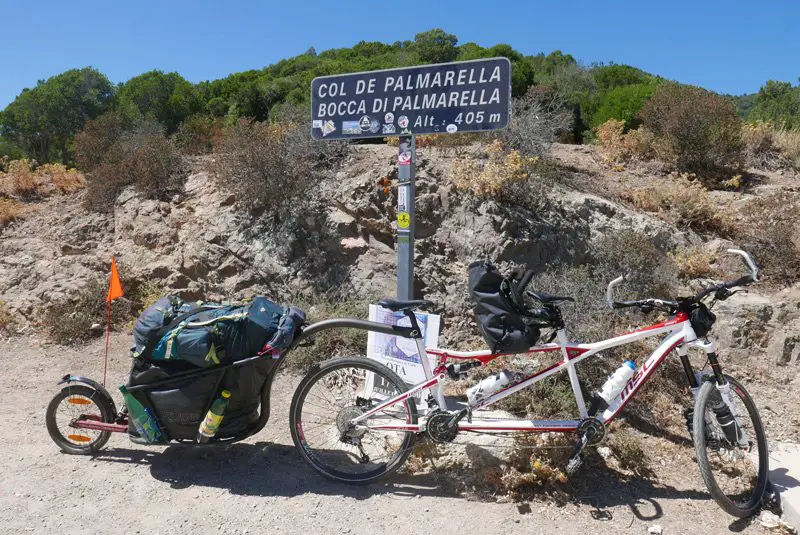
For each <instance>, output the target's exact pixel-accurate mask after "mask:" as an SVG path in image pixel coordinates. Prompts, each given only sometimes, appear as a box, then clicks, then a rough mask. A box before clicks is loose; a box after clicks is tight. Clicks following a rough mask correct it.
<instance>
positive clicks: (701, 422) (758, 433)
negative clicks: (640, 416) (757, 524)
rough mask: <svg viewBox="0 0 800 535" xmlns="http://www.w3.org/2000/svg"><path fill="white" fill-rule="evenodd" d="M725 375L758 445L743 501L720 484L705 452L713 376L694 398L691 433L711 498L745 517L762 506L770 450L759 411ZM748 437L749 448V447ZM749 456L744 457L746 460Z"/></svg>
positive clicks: (713, 387)
mask: <svg viewBox="0 0 800 535" xmlns="http://www.w3.org/2000/svg"><path fill="white" fill-rule="evenodd" d="M725 379H726V380H727V381H728V382H729V383H730V385H731V396H732V397H736V396H738V398H739V399H740V400H741V401H742V402H743V403H744V406H745V408H746V409H747V416H748V417H749V418H750V421H751V422H752V424H753V429H752V432H753V433H754V434H755V440H756V442H755V444H756V445H757V446H758V467H757V469H758V476H757V479H756V484H755V485H754V486H753V491H752V494H751V495H750V496H749V498H748V499H747V500H746V501H738V500H734V499H731V498H730V497H729V496H728V495H727V494H726V493H725V492H724V491H723V490H722V489H721V488H720V485H719V483H718V481H717V478H716V477H715V475H714V473H713V469H712V462H711V461H710V459H709V456H708V453H709V452H708V448H707V447H706V446H707V445H708V442H709V437H713V430H712V429H711V428H710V427H709V424H708V422H707V419H706V417H705V415H706V410H709V411H711V410H712V409H711V408H709V406H708V405H709V401H710V400H711V399H712V395H713V394H714V393H716V392H717V383H716V381H715V380H714V379H712V380H710V381H707V382H705V383H703V386H702V387H701V388H700V392H699V393H698V395H697V399H696V400H695V407H694V422H693V428H694V429H693V431H694V432H693V434H694V437H693V438H694V444H695V451H696V453H697V463H698V465H699V467H700V475H701V476H702V478H703V481H704V482H705V484H706V487H707V488H708V491H709V492H710V493H711V496H712V497H713V498H714V501H715V502H717V504H718V505H719V506H720V507H721V508H722V509H723V510H724V511H725V512H727V513H728V514H729V515H731V516H735V517H737V518H745V517H748V516H751V515H753V514H754V513H755V512H756V511H757V510H758V508H759V507H760V506H761V501H762V499H763V497H764V494H765V492H766V489H767V484H768V474H769V453H768V451H767V439H766V436H765V435H764V426H763V424H762V422H761V417H760V416H759V414H758V410H757V409H756V406H755V403H754V402H753V399H752V398H751V397H750V394H748V393H747V391H746V390H745V388H744V387H743V386H742V385H741V383H739V382H738V381H737V380H736V379H734V378H733V377H730V376H728V375H725ZM752 444H753V443H752V437H751V448H752ZM747 462H751V459H745V463H747Z"/></svg>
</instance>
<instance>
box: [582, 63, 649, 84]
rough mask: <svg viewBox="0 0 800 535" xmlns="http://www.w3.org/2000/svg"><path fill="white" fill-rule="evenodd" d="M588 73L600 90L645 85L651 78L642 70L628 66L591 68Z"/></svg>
mask: <svg viewBox="0 0 800 535" xmlns="http://www.w3.org/2000/svg"><path fill="white" fill-rule="evenodd" d="M590 72H591V74H592V77H593V78H594V81H595V84H596V85H597V88H598V89H600V90H607V89H614V88H616V87H622V86H626V85H638V84H645V83H647V82H649V81H650V80H652V78H653V77H652V76H650V75H649V74H647V73H646V72H644V71H643V70H641V69H637V68H636V67H631V66H630V65H614V64H611V65H601V66H599V67H595V68H593V69H592V70H591V71H590Z"/></svg>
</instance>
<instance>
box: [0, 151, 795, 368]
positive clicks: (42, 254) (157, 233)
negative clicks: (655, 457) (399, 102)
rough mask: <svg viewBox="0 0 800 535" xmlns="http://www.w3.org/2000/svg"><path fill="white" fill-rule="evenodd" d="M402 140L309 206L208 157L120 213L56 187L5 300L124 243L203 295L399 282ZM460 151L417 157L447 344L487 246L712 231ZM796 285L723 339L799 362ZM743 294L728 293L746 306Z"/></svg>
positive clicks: (68, 275)
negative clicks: (246, 187)
mask: <svg viewBox="0 0 800 535" xmlns="http://www.w3.org/2000/svg"><path fill="white" fill-rule="evenodd" d="M395 150H396V149H394V148H391V147H387V146H382V145H362V146H358V147H355V148H354V151H353V155H352V156H351V157H350V159H349V161H348V162H347V163H346V165H345V166H343V167H342V169H341V170H339V171H338V172H337V173H336V176H335V179H334V180H331V181H328V182H327V183H324V184H321V185H320V187H319V189H318V190H316V191H314V192H313V198H312V197H310V198H309V199H308V200H307V202H308V206H305V205H304V209H302V210H291V209H289V207H287V211H286V214H283V213H281V214H267V215H262V216H260V217H253V216H251V215H249V214H247V213H245V212H242V211H241V210H240V209H239V208H237V205H236V202H235V201H236V199H235V198H234V197H233V196H232V195H231V194H230V193H228V192H223V191H219V190H218V188H217V187H216V185H215V183H214V181H213V180H212V179H211V177H210V176H209V175H208V173H207V172H206V171H204V170H199V171H196V172H194V173H193V174H191V175H190V176H189V177H188V179H187V180H186V183H185V188H184V191H183V192H182V193H181V194H180V195H176V196H175V197H174V198H172V199H171V200H170V201H169V202H164V201H154V200H147V199H143V198H141V197H140V196H139V195H138V194H137V193H136V192H135V191H134V190H133V189H127V190H125V191H124V192H123V193H122V194H121V195H120V196H119V197H118V199H117V201H116V204H115V206H114V209H113V211H112V212H110V213H109V214H98V213H92V212H88V211H86V210H85V209H84V208H83V199H82V195H85V193H80V194H76V195H72V196H66V197H54V198H51V199H49V200H47V201H45V202H43V203H42V204H40V205H38V207H37V210H36V211H34V212H32V213H29V214H28V215H27V216H26V217H25V218H23V219H22V220H20V221H18V222H16V223H14V224H12V225H10V226H9V227H6V228H5V229H3V230H2V232H3V234H2V235H0V300H3V301H5V302H6V303H7V305H8V306H10V308H11V309H12V310H16V311H19V313H21V314H22V315H23V316H25V317H27V318H32V317H33V315H34V312H35V310H36V309H37V308H38V307H40V306H42V305H45V304H47V303H51V302H55V301H60V300H63V299H68V298H69V297H70V296H71V295H74V294H75V293H77V292H78V291H79V290H80V289H81V288H82V287H83V286H85V285H86V284H87V282H88V281H89V280H91V279H92V278H93V277H98V276H105V273H106V270H107V266H108V264H109V262H110V259H111V257H112V255H113V256H114V257H115V258H116V259H117V261H118V263H119V264H120V269H121V273H122V277H123V282H124V283H125V284H126V285H127V286H129V287H130V286H131V285H135V284H137V283H140V282H142V281H145V280H148V279H149V280H155V281H158V282H159V283H161V284H163V286H164V287H165V288H169V289H170V290H172V291H176V292H180V293H182V294H183V295H185V296H187V297H192V298H193V297H198V296H204V297H206V298H219V299H235V298H239V297H242V296H244V295H248V294H254V293H266V294H268V295H274V296H276V297H277V298H280V297H281V296H283V295H286V294H287V291H288V292H289V293H290V294H291V295H303V294H305V295H307V296H310V295H311V294H314V293H317V292H326V291H336V292H340V293H344V294H347V295H350V296H355V297H357V298H359V299H364V300H365V301H366V300H367V299H372V298H375V297H378V296H383V295H391V294H393V293H394V288H395V265H396V256H395V251H394V236H395V232H396V227H395V222H394V221H395V217H396V214H395V203H396V199H395V197H394V195H395V193H394V191H392V192H390V193H388V194H387V193H384V191H383V190H382V188H380V187H378V186H377V184H376V182H377V180H378V179H379V178H380V177H383V176H389V177H390V178H392V177H394V178H396V173H397V169H396V165H395V163H394V162H395V159H396V155H395ZM450 162H451V159H450V158H449V157H446V156H444V155H443V154H442V153H439V152H437V151H436V150H435V149H430V150H426V151H424V152H422V153H421V158H420V162H419V165H418V169H417V196H416V214H417V247H416V255H415V275H416V277H415V290H416V292H417V293H418V294H419V295H424V296H426V297H428V298H430V299H432V300H434V301H435V302H437V303H439V304H440V308H439V312H441V313H443V314H444V322H445V325H444V327H445V329H444V333H445V337H444V339H443V343H460V342H463V341H464V340H463V338H465V337H472V336H474V333H475V331H474V326H473V325H472V319H471V312H470V308H471V307H470V305H469V303H468V301H467V290H466V267H467V265H468V264H469V263H470V262H471V261H473V260H475V259H479V258H490V259H493V260H495V261H500V262H509V263H516V264H525V265H527V266H530V267H531V268H534V269H543V268H544V267H545V266H547V265H548V264H552V263H555V262H566V263H573V264H579V263H583V262H586V261H589V260H591V258H592V256H593V254H594V244H595V243H596V242H597V240H598V239H599V238H601V237H603V236H604V235H606V234H608V233H609V232H613V231H616V230H620V229H626V228H632V229H636V230H639V231H642V232H644V233H647V234H648V235H650V236H652V237H653V239H654V242H655V243H656V244H657V245H658V246H659V247H661V248H664V249H672V248H674V247H676V246H680V245H701V244H702V243H703V242H702V240H701V239H700V238H699V237H698V236H697V235H695V234H693V233H691V232H686V231H680V230H678V229H676V228H674V227H672V226H671V225H669V224H668V223H666V222H664V221H662V220H660V219H658V218H656V217H653V216H650V215H645V214H641V213H637V212H634V211H632V210H631V209H629V208H627V207H625V206H623V205H621V204H618V203H615V202H612V201H609V200H607V199H604V198H601V197H599V196H597V195H592V194H588V193H583V192H579V191H576V190H572V189H569V188H567V187H565V186H563V185H559V186H556V187H555V190H553V192H552V193H551V197H552V200H553V202H552V203H551V204H550V205H549V206H548V207H547V208H543V209H540V210H534V209H530V208H527V209H526V208H521V207H518V206H511V205H504V204H500V203H498V202H496V201H494V200H491V199H481V198H475V197H474V196H472V195H469V194H465V193H463V192H461V191H458V190H457V189H456V188H455V187H454V186H453V184H452V183H450V181H449V180H448V179H447V177H448V175H449V166H450ZM201 169H202V168H201ZM711 245H714V244H711ZM708 246H710V245H708ZM724 246H725V244H716V245H714V247H717V248H719V247H724ZM796 297H797V296H793V295H792V296H790V295H787V296H785V298H784V299H783V301H780V302H781V303H783V304H776V303H775V301H774V300H766V299H761V300H759V299H760V298H758V297H757V296H755V295H754V294H751V295H750V296H749V297H748V299H749V301H747V302H746V303H744V304H743V308H742V310H744V312H742V313H739V312H735V313H733V314H732V316H733V317H734V319H733V320H725V321H730V322H731V323H730V324H729V325H728V324H726V326H725V328H724V329H717V331H718V332H719V333H720V335H721V337H722V339H721V342H722V343H726V344H730V345H731V346H732V347H734V348H736V350H737V351H743V352H744V351H751V350H758V351H769V352H770V353H771V354H774V355H778V357H776V359H777V360H778V361H780V363H794V362H797V359H798V352H800V342H798V339H800V323H798V319H797V318H798V316H799V315H800V311H799V310H798V309H797V306H796V303H797V299H796ZM738 299H741V298H740V297H739V296H736V298H735V299H731V300H730V301H728V302H726V303H725V304H721V305H720V306H721V307H722V306H725V307H727V306H732V307H733V306H738V305H739V302H738V301H737V300H738ZM792 299H794V301H792ZM792 303H795V304H794V305H793V304H792ZM793 307H794V308H793ZM365 308H366V304H365ZM731 312H734V311H733V310H731ZM722 316H724V317H730V316H731V314H721V317H722Z"/></svg>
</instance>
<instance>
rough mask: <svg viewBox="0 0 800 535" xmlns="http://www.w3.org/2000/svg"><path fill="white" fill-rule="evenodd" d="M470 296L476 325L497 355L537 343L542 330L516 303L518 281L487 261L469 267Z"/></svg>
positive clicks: (523, 348)
mask: <svg viewBox="0 0 800 535" xmlns="http://www.w3.org/2000/svg"><path fill="white" fill-rule="evenodd" d="M468 273H469V293H470V296H471V297H472V301H473V303H474V304H475V322H476V323H477V324H478V330H480V332H481V334H482V335H483V338H484V340H486V343H487V344H488V345H489V349H491V350H492V352H493V353H519V352H523V351H526V350H527V349H528V348H530V347H531V346H533V345H534V344H536V341H537V340H538V339H539V329H538V328H537V327H536V326H534V325H530V324H529V323H530V321H531V319H532V318H529V317H526V316H525V312H524V310H522V308H521V307H520V306H519V305H518V304H517V303H516V302H515V299H518V297H515V296H514V294H513V292H514V281H512V280H510V279H508V278H505V277H503V275H502V274H500V272H499V271H498V270H497V268H495V267H494V266H493V265H492V264H490V263H489V262H485V261H478V262H473V263H472V264H470V265H469V268H468Z"/></svg>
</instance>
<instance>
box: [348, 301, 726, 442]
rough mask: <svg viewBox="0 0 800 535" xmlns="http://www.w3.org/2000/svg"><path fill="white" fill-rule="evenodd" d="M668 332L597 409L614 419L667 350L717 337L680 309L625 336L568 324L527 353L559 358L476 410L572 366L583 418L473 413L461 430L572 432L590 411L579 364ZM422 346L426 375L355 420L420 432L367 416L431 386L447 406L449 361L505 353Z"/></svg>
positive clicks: (606, 419) (419, 426) (682, 350)
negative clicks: (582, 338) (598, 336)
mask: <svg viewBox="0 0 800 535" xmlns="http://www.w3.org/2000/svg"><path fill="white" fill-rule="evenodd" d="M660 335H666V336H665V337H664V339H663V340H662V341H661V343H660V344H659V345H658V347H657V348H656V349H655V351H653V353H652V354H651V355H650V356H649V357H648V359H647V360H646V361H645V363H644V365H642V366H640V367H639V368H638V369H637V370H636V373H635V374H634V376H633V377H632V378H631V379H630V380H629V381H628V383H627V385H626V386H625V388H623V389H622V391H621V392H620V393H619V394H618V395H617V397H616V398H615V399H614V400H612V402H611V403H610V404H609V405H608V407H607V408H606V410H605V411H603V413H602V414H599V415H597V418H598V419H599V420H600V421H601V422H602V423H603V424H604V425H607V424H609V423H610V422H611V421H612V420H613V419H614V418H615V417H616V416H617V414H619V412H620V411H621V410H622V408H623V407H624V406H625V404H626V403H627V402H628V401H629V400H630V399H631V398H632V397H633V396H634V395H635V394H636V392H637V391H638V390H639V388H641V386H642V385H643V384H644V383H645V382H646V381H647V379H648V378H649V377H650V376H651V375H652V374H653V372H655V370H656V368H658V366H659V364H661V363H662V362H663V361H664V359H665V358H666V357H667V355H668V354H669V353H670V352H671V351H672V350H673V349H675V350H677V353H678V355H681V356H685V355H686V354H687V351H688V349H689V347H692V346H694V347H698V348H700V349H702V350H703V351H705V352H706V353H713V352H714V351H715V347H714V344H713V342H706V341H703V340H698V339H697V336H696V334H695V332H694V329H693V328H692V324H691V322H690V320H689V316H688V315H687V314H685V313H683V312H679V313H677V314H676V315H675V316H673V317H671V318H670V319H669V320H667V321H664V322H662V323H658V324H656V325H652V326H650V327H645V328H642V329H638V330H635V331H632V332H629V333H626V334H623V335H621V336H616V337H614V338H610V339H608V340H604V341H601V342H595V343H590V344H572V343H570V342H569V341H568V340H567V337H566V333H565V331H564V329H559V330H558V331H557V333H556V340H557V343H549V344H542V345H537V346H533V347H531V348H530V349H529V350H528V351H527V352H526V353H525V354H528V355H537V354H540V353H550V352H560V353H561V359H560V361H559V362H557V363H556V364H553V365H552V366H549V367H547V368H545V369H542V370H540V371H538V372H537V373H535V374H533V375H531V376H530V377H527V378H525V379H523V380H522V381H519V382H517V383H515V384H513V385H510V386H507V387H505V388H504V389H502V390H500V391H498V392H495V393H494V394H492V395H490V396H488V397H486V398H484V399H481V400H480V401H478V402H477V403H476V404H474V405H472V406H471V407H470V408H471V409H472V410H477V409H481V408H484V407H487V406H489V405H491V404H492V403H495V402H496V401H498V400H501V399H503V398H505V397H508V396H510V395H512V394H514V393H515V392H518V391H519V390H522V389H523V388H527V387H529V386H531V385H533V384H535V383H537V382H539V381H541V380H543V379H546V378H548V377H550V376H552V375H554V374H556V373H559V372H561V371H563V370H566V371H567V374H568V375H569V379H570V383H571V386H572V391H573V394H574V395H575V402H576V404H577V409H578V416H579V419H575V420H522V419H508V420H499V419H480V418H471V419H470V420H469V421H465V420H462V421H460V422H459V423H458V429H459V430H460V431H480V432H483V433H507V432H526V431H527V432H546V431H560V432H571V431H575V430H577V429H578V425H579V423H580V421H581V419H584V418H587V417H588V411H587V409H586V404H585V402H584V399H583V394H582V392H581V388H580V384H579V383H578V374H577V372H576V370H575V367H576V365H577V364H578V363H579V362H581V361H583V360H585V359H587V358H589V357H591V356H593V355H596V354H597V353H599V352H600V351H603V350H606V349H609V348H612V347H617V346H622V345H625V344H630V343H632V342H636V341H638V340H643V339H645V338H651V337H655V336H660ZM417 348H418V351H419V355H422V359H421V361H422V367H423V369H424V371H425V377H426V379H425V380H424V381H422V382H420V383H418V384H416V385H414V386H412V387H411V388H410V389H409V390H407V391H405V392H403V393H402V394H400V395H398V396H395V397H393V398H391V399H388V400H386V401H384V402H382V403H380V404H379V405H377V406H376V407H374V408H372V409H370V410H369V411H367V412H365V413H364V414H362V415H360V416H359V417H357V418H354V419H353V420H352V423H353V424H355V425H357V426H358V425H359V424H360V425H362V426H364V427H367V428H369V429H372V430H380V429H384V430H387V431H389V430H391V431H412V432H421V431H424V430H425V424H424V421H423V422H421V423H416V424H412V423H380V421H381V419H380V418H375V419H373V420H372V421H370V422H369V423H366V420H367V419H369V418H370V417H372V416H374V415H376V414H377V413H380V412H382V411H384V410H385V409H387V408H389V407H391V406H393V405H396V404H398V403H402V402H404V401H405V400H406V399H408V398H409V397H411V396H414V395H415V394H417V393H421V392H422V391H424V390H427V389H430V391H431V393H432V394H433V395H434V396H435V398H436V401H437V403H438V405H439V407H440V408H441V409H443V410H448V407H447V401H446V399H445V396H444V388H443V386H444V382H445V381H446V380H447V378H448V374H447V369H446V364H447V363H448V362H449V361H454V360H456V361H457V360H479V361H480V362H481V363H482V364H484V365H485V364H487V363H489V362H491V361H492V360H494V359H496V358H498V357H502V356H504V354H502V353H492V352H491V351H489V350H485V351H451V350H447V349H428V350H426V349H425V347H424V343H423V341H422V340H421V339H417ZM429 355H430V356H432V357H434V359H435V360H436V366H435V367H434V368H433V369H431V368H432V366H431V361H430V359H429Z"/></svg>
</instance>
